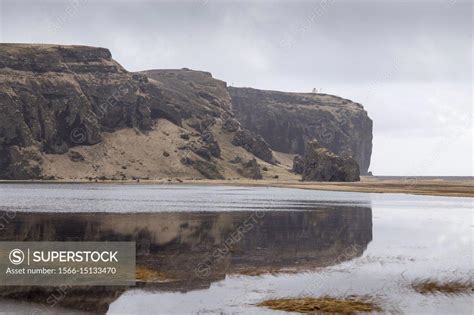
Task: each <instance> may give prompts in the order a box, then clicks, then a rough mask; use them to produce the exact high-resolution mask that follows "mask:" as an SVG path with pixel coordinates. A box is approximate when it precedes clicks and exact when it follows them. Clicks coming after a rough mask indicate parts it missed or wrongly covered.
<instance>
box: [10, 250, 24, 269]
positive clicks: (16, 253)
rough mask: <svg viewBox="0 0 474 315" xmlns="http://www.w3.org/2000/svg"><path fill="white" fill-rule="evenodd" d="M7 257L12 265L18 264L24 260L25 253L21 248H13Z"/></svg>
mask: <svg viewBox="0 0 474 315" xmlns="http://www.w3.org/2000/svg"><path fill="white" fill-rule="evenodd" d="M8 259H10V262H11V263H12V264H14V265H19V264H21V263H22V262H23V261H24V260H25V253H23V251H22V250H21V249H17V248H16V249H13V250H11V251H10V254H9V255H8Z"/></svg>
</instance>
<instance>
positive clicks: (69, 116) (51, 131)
mask: <svg viewBox="0 0 474 315" xmlns="http://www.w3.org/2000/svg"><path fill="white" fill-rule="evenodd" d="M0 113H1V115H0V178H7V179H20V178H21V179H24V178H42V177H44V176H43V175H44V174H43V168H42V161H41V160H42V155H43V154H48V153H49V154H64V153H67V152H68V150H69V149H70V148H71V147H75V146H79V145H93V144H97V143H99V142H101V141H102V139H103V132H104V131H105V132H115V131H116V130H118V129H122V128H135V129H136V130H138V131H141V132H147V131H148V130H150V129H151V128H152V125H153V121H154V120H157V119H160V118H161V119H166V120H169V121H171V122H172V123H174V124H175V125H177V126H184V127H185V126H186V124H187V126H190V127H192V128H193V129H195V130H196V131H197V132H198V134H199V135H200V143H199V144H198V145H197V146H193V149H194V150H193V151H194V152H197V153H198V154H199V155H200V156H204V160H206V161H207V162H209V163H212V164H215V163H214V161H212V158H217V157H220V151H221V149H220V145H219V143H218V142H217V140H216V139H215V137H214V134H213V131H212V128H213V126H214V125H215V124H220V125H222V121H223V120H224V119H225V120H226V121H227V124H226V126H225V127H224V128H227V129H228V130H230V131H231V132H236V131H238V130H242V127H241V126H240V123H238V122H237V121H236V120H235V119H234V120H232V119H233V118H232V117H233V113H232V112H231V105H230V96H229V93H228V91H227V89H226V83H225V82H223V81H220V80H216V79H214V78H212V76H211V74H210V73H207V72H200V71H191V70H188V69H183V70H157V71H153V70H152V71H146V72H143V73H130V72H128V71H126V70H125V69H124V68H123V67H122V66H120V65H119V64H118V63H117V62H116V61H114V60H113V59H112V57H111V53H110V52H109V51H108V50H107V49H104V48H94V47H85V46H60V45H26V44H25V45H24V44H0ZM184 138H186V136H184ZM184 138H182V139H184ZM201 142H202V143H201ZM31 152H36V153H35V154H34V156H32V154H31ZM73 158H74V157H73ZM74 159H75V158H74ZM204 164H205V163H204ZM196 165H201V164H200V163H195V164H193V166H194V167H196ZM158 167H159V166H158ZM200 169H203V168H202V167H200ZM203 173H206V174H207V173H208V172H203ZM212 176H213V177H216V176H215V174H214V175H212Z"/></svg>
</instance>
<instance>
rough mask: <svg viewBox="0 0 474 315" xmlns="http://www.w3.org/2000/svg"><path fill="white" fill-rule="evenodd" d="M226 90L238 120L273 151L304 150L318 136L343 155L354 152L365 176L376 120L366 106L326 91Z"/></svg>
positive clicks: (334, 150)
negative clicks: (318, 92)
mask: <svg viewBox="0 0 474 315" xmlns="http://www.w3.org/2000/svg"><path fill="white" fill-rule="evenodd" d="M228 91H229V93H230V95H231V97H232V107H233V111H234V113H235V116H236V118H237V119H238V120H239V121H240V122H241V123H242V125H243V126H244V127H245V128H248V129H250V130H252V131H254V132H256V133H258V134H259V135H261V136H262V137H263V138H264V139H265V140H266V141H267V143H268V144H269V145H270V147H271V148H272V149H273V150H276V151H280V152H286V153H297V154H303V153H304V150H305V145H306V143H307V142H308V141H310V140H312V139H317V140H318V141H319V143H320V144H321V145H323V146H324V147H326V148H327V149H329V150H331V151H332V152H334V153H336V154H337V155H339V156H342V157H349V156H352V157H353V158H354V159H355V160H356V161H357V163H358V164H359V167H360V172H361V174H367V171H368V169H369V165H370V157H371V154H372V120H371V119H370V118H369V116H368V115H367V112H366V111H365V110H364V108H363V107H362V105H360V104H358V103H354V102H352V101H350V100H347V99H344V98H341V97H337V96H333V95H327V94H315V93H287V92H278V91H264V90H256V89H252V88H234V87H229V88H228Z"/></svg>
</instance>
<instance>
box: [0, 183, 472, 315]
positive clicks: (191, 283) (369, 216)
mask: <svg viewBox="0 0 474 315" xmlns="http://www.w3.org/2000/svg"><path fill="white" fill-rule="evenodd" d="M473 200H474V199H473V198H452V197H449V198H448V197H431V196H411V195H403V194H363V193H347V192H328V191H312V190H299V189H284V188H262V187H259V188H244V187H230V186H225V187H224V186H222V187H218V186H185V185H180V186H173V185H169V186H157V185H155V186H152V185H149V186H148V185H102V184H100V185H94V184H91V185H89V184H65V185H60V184H52V185H45V184H5V185H0V207H1V208H0V210H1V211H3V215H4V216H5V215H6V214H9V216H8V217H7V220H6V221H5V220H3V223H4V225H3V229H2V231H0V241H7V240H8V241H11V240H17V241H33V240H36V241H39V240H57V241H70V240H75V241H81V240H87V241H104V240H133V241H136V242H137V248H138V249H137V251H138V256H137V262H138V264H139V265H143V266H147V268H152V269H153V270H156V271H159V272H160V273H162V274H164V275H165V276H166V279H164V280H162V281H160V282H155V283H149V284H142V283H139V284H137V286H136V287H131V288H117V287H105V288H104V287H89V288H79V287H78V288H73V289H70V290H69V291H68V292H67V294H66V296H65V297H64V299H63V300H62V301H61V305H60V307H64V308H65V309H69V310H79V311H100V312H108V313H109V314H120V313H126V314H157V313H163V314H188V313H199V314H208V313H226V314H227V313H236V314H249V313H278V312H275V311H270V310H266V309H262V308H257V307H255V306H254V304H255V303H257V302H259V301H261V300H264V299H268V298H274V297H293V296H301V295H316V296H320V295H334V296H345V295H351V294H355V295H370V296H372V297H374V298H375V299H376V300H377V301H378V302H379V303H380V304H381V306H382V307H383V308H384V309H385V310H386V311H387V312H402V313H438V314H451V313H457V314H471V312H472V306H473V304H472V303H473V300H472V295H471V296H444V295H435V296H429V295H428V296H426V295H421V294H418V293H416V292H415V291H413V290H412V289H411V288H410V283H411V282H412V281H414V280H416V279H421V278H434V279H439V280H443V279H458V278H459V279H464V280H466V279H469V278H471V277H472V274H473V273H472V262H473V260H472V258H473V257H472V239H473V233H474V230H473V226H474V224H473V217H472V206H473ZM5 211H6V212H5ZM237 231H240V233H237ZM215 253H219V255H217V256H216V255H215ZM52 289H54V288H51V289H50V290H52ZM31 292H34V294H32V293H31ZM48 294H50V291H45V290H44V289H43V290H41V289H35V288H28V287H23V288H18V287H17V288H12V287H2V288H0V296H3V297H6V298H5V299H4V300H0V309H3V310H8V311H9V312H11V311H18V312H27V313H31V311H32V310H33V311H34V312H36V313H38V314H43V313H44V314H50V313H51V314H53V313H64V310H65V309H59V306H56V307H50V306H49V305H47V303H45V301H46V298H47V296H48ZM12 295H15V296H16V297H17V300H16V301H21V303H19V302H15V300H12V299H8V297H11V296H12ZM78 297H80V298H78ZM38 302H39V303H42V304H37V303H38ZM16 303H19V304H16Z"/></svg>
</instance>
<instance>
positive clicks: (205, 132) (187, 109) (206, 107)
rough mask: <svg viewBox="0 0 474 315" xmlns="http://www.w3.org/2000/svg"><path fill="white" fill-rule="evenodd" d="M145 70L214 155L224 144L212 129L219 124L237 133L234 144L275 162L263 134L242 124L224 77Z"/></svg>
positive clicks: (162, 94)
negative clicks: (221, 79) (233, 111)
mask: <svg viewBox="0 0 474 315" xmlns="http://www.w3.org/2000/svg"><path fill="white" fill-rule="evenodd" d="M141 73H142V74H145V75H146V76H148V77H149V78H150V79H152V80H153V81H155V82H156V83H157V85H158V87H159V88H160V90H159V92H160V93H159V95H157V96H156V97H157V98H158V97H159V98H161V99H162V101H163V102H165V103H167V104H172V105H173V106H174V107H175V108H179V110H180V112H181V113H182V115H181V116H182V117H183V118H185V120H186V124H187V125H188V126H190V127H191V128H193V129H194V130H196V131H197V132H199V133H201V134H202V138H203V140H204V142H205V143H207V144H208V145H209V150H210V151H211V152H212V154H213V156H215V157H219V156H220V148H219V145H218V143H217V142H216V141H215V140H214V137H213V135H212V132H210V131H209V130H210V128H211V127H212V126H214V125H216V124H219V125H220V126H221V128H222V130H224V131H226V132H229V133H235V136H234V140H233V141H232V144H233V145H236V146H242V147H243V148H245V149H246V150H247V151H249V152H250V153H252V154H254V155H255V156H256V157H258V158H260V159H262V160H264V161H266V162H269V163H272V162H273V160H274V158H273V154H272V151H271V150H270V148H269V146H268V144H267V143H266V142H265V141H264V140H263V138H262V137H260V136H259V135H257V134H255V133H253V132H250V131H249V130H246V129H244V128H242V126H241V125H240V123H239V122H238V121H237V120H236V119H235V118H234V114H233V113H232V111H231V98H230V95H229V93H228V91H227V84H226V83H225V82H224V81H220V80H217V79H214V78H213V77H212V75H211V74H210V73H208V72H203V71H193V70H189V69H181V70H148V71H143V72H141ZM152 118H153V115H152Z"/></svg>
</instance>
